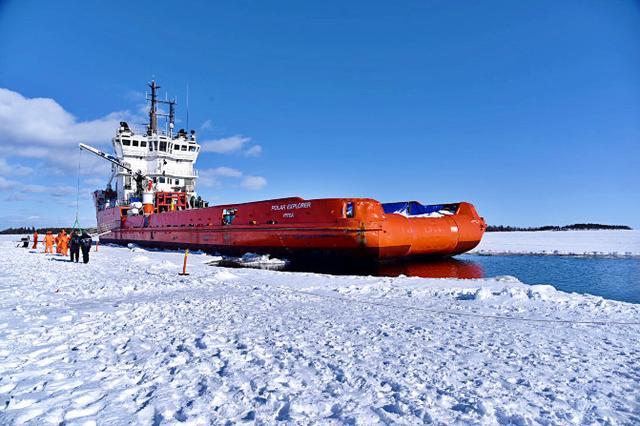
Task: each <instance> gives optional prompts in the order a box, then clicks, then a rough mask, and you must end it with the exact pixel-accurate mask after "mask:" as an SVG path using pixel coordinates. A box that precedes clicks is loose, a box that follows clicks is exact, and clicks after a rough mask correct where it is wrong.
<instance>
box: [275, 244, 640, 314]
mask: <svg viewBox="0 0 640 426" xmlns="http://www.w3.org/2000/svg"><path fill="white" fill-rule="evenodd" d="M285 270H289V271H304V272H320V273H328V274H335V275H376V276H390V277H393V276H398V275H401V274H402V275H406V276H417V277H425V278H484V277H495V276H499V275H511V276H514V277H516V278H518V279H519V280H520V281H522V282H523V283H526V284H549V285H552V286H553V287H555V288H556V289H558V290H562V291H566V292H575V293H583V294H592V295H595V296H602V297H604V298H607V299H613V300H620V301H623V302H631V303H640V259H637V258H635V259H634V258H617V259H616V258H594V257H589V258H584V257H569V256H533V255H531V256H529V255H527V256H479V255H469V254H468V255H463V256H458V257H456V258H453V259H444V260H435V261H434V260H431V261H420V262H396V263H383V264H379V265H370V266H360V265H359V266H354V265H335V264H333V263H330V262H327V263H326V264H318V263H313V264H304V265H298V264H295V263H294V264H291V265H289V266H287V267H286V268H285Z"/></svg>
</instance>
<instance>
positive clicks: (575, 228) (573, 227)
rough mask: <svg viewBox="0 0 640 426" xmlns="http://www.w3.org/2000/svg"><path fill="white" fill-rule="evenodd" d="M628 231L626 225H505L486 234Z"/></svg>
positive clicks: (492, 226)
mask: <svg viewBox="0 0 640 426" xmlns="http://www.w3.org/2000/svg"><path fill="white" fill-rule="evenodd" d="M605 229H606V230H630V229H632V228H631V227H630V226H626V225H603V224H600V223H574V224H573V225H565V226H554V225H547V226H535V227H530V228H523V227H519V226H505V225H489V226H487V232H514V231H598V230H605Z"/></svg>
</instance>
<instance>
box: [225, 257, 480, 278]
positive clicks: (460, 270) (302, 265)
mask: <svg viewBox="0 0 640 426" xmlns="http://www.w3.org/2000/svg"><path fill="white" fill-rule="evenodd" d="M219 266H227V267H241V265H239V264H234V263H229V262H224V263H221V264H219ZM252 267H254V268H255V267H257V268H259V269H272V270H274V269H275V270H279V271H288V272H314V273H320V274H331V275H372V276H378V277H397V276H399V275H405V276H408V277H422V278H482V277H483V276H484V271H483V269H482V266H481V265H480V264H479V263H476V262H473V261H470V260H458V259H452V258H447V259H431V260H421V261H402V262H400V261H398V262H384V263H378V264H347V263H343V264H336V263H335V262H324V263H323V262H287V263H286V265H272V264H265V265H253V266H252Z"/></svg>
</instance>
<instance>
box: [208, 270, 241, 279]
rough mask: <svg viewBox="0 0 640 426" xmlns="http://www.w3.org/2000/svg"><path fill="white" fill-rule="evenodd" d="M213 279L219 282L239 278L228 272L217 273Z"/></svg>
mask: <svg viewBox="0 0 640 426" xmlns="http://www.w3.org/2000/svg"><path fill="white" fill-rule="evenodd" d="M213 278H215V279H216V280H219V281H228V280H235V279H238V278H239V277H238V276H237V275H235V274H232V273H231V272H229V271H219V272H216V273H215V274H214V275H213Z"/></svg>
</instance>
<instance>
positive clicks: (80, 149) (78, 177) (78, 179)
mask: <svg viewBox="0 0 640 426" xmlns="http://www.w3.org/2000/svg"><path fill="white" fill-rule="evenodd" d="M78 151H79V152H78V170H77V171H76V179H77V182H76V184H77V186H76V220H75V222H73V226H72V228H71V232H72V233H73V231H75V230H76V229H77V230H78V231H79V232H78V233H79V234H82V228H80V220H79V219H78V216H79V213H80V160H81V158H82V148H79V149H78Z"/></svg>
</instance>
